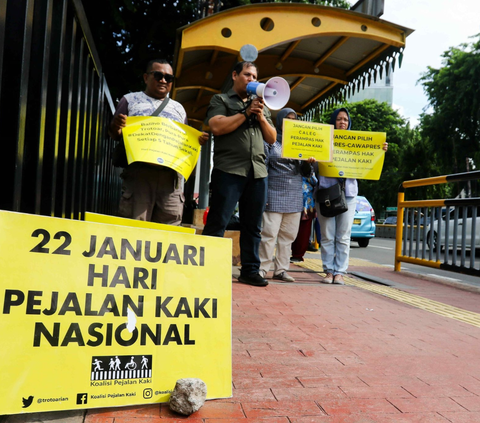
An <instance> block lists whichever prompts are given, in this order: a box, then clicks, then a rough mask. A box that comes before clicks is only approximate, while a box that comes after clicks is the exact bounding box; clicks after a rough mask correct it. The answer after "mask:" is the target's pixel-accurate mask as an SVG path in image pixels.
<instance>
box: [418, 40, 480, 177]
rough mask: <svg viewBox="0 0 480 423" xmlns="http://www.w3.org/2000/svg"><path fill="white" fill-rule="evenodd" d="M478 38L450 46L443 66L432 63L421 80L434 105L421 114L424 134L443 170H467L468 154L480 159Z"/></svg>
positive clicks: (479, 50) (479, 46)
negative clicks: (438, 67) (456, 45)
mask: <svg viewBox="0 0 480 423" xmlns="http://www.w3.org/2000/svg"><path fill="white" fill-rule="evenodd" d="M474 38H475V37H474ZM476 38H478V40H477V41H475V42H473V43H470V44H462V45H461V46H459V47H452V48H450V49H449V50H447V51H446V52H445V53H444V54H443V55H442V57H443V61H442V64H443V67H441V68H440V69H434V68H432V67H429V68H428V70H427V72H425V73H424V74H423V75H422V77H421V78H420V80H419V82H421V84H422V85H423V89H424V91H425V93H426V95H427V97H428V101H429V106H430V107H431V110H429V111H428V112H426V113H424V114H422V116H421V120H420V128H421V137H422V139H423V141H424V142H425V143H426V144H427V145H429V146H430V150H435V154H436V157H437V160H438V166H439V170H440V173H441V174H451V173H458V172H464V171H465V170H466V158H467V157H471V158H473V159H474V160H475V161H476V162H477V163H480V149H479V147H480V34H479V35H477V36H476Z"/></svg>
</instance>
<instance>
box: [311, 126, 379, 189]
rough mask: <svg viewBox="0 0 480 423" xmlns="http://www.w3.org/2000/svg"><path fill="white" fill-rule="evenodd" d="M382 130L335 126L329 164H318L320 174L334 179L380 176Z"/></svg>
mask: <svg viewBox="0 0 480 423" xmlns="http://www.w3.org/2000/svg"><path fill="white" fill-rule="evenodd" d="M386 137H387V134H386V133H385V132H364V131H346V130H339V129H335V132H334V149H333V162H332V163H318V170H319V173H320V175H322V176H329V177H333V178H338V177H342V178H354V179H372V180H378V179H380V175H381V173H382V168H383V160H384V158H385V151H384V150H383V143H384V142H385V141H386Z"/></svg>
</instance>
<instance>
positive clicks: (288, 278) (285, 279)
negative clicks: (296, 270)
mask: <svg viewBox="0 0 480 423" xmlns="http://www.w3.org/2000/svg"><path fill="white" fill-rule="evenodd" d="M272 279H277V280H279V281H283V282H295V279H294V278H292V277H291V276H290V275H289V274H288V273H287V272H281V273H279V274H278V275H273V278H272Z"/></svg>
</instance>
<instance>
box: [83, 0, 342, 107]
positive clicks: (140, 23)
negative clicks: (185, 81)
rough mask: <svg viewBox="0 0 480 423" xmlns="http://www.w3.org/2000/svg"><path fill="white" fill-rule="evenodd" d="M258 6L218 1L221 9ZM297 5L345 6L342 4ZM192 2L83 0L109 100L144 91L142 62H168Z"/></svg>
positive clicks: (323, 0) (335, 0)
mask: <svg viewBox="0 0 480 423" xmlns="http://www.w3.org/2000/svg"><path fill="white" fill-rule="evenodd" d="M273 1H274V0H272V2H273ZM259 2H260V1H258V0H257V1H255V0H223V1H222V7H221V10H226V9H230V8H232V7H237V6H242V5H245V4H250V3H259ZM299 2H300V3H312V4H324V5H329V6H336V7H343V8H347V9H348V8H349V7H350V5H349V3H348V2H347V1H345V0H317V1H314V0H310V1H307V0H300V1H299ZM197 4H198V2H197V0H174V1H162V0H100V1H94V0H83V6H84V8H85V13H86V15H87V19H88V22H89V25H90V29H91V31H92V34H93V38H94V40H95V44H96V47H97V50H98V52H99V55H100V61H101V64H102V66H103V72H104V73H105V75H106V79H107V82H108V86H109V88H110V92H111V94H112V97H113V99H114V100H115V99H119V98H120V97H121V96H122V95H123V94H124V93H126V92H129V91H138V90H142V89H143V88H144V84H143V73H144V72H145V65H146V64H147V62H148V61H150V60H152V59H159V58H164V59H167V60H169V61H170V62H172V63H173V57H174V49H175V39H176V31H177V29H178V28H180V27H182V26H184V25H188V24H189V23H191V22H193V21H195V20H196V19H197V18H198V15H197Z"/></svg>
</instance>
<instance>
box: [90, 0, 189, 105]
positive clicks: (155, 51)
mask: <svg viewBox="0 0 480 423" xmlns="http://www.w3.org/2000/svg"><path fill="white" fill-rule="evenodd" d="M83 6H84V8H85V13H86V15H87V19H88V22H89V25H90V29H91V31H92V34H93V38H94V40H95V44H96V47H97V49H98V51H99V55H100V61H101V63H102V66H103V72H104V73H105V75H106V79H107V82H108V85H109V88H110V92H111V93H112V97H113V98H114V100H115V99H119V98H120V97H121V96H122V95H123V94H124V93H126V92H129V91H138V90H142V89H144V85H143V73H144V72H145V65H146V64H147V62H148V61H150V60H152V59H158V58H165V59H167V60H169V61H172V60H173V54H174V48H175V36H176V30H177V28H179V27H181V26H183V25H187V24H188V23H190V22H193V21H194V20H195V19H196V7H197V1H196V0H181V1H180V0H177V1H168V2H165V1H157V0H101V1H94V0H85V1H84V2H83Z"/></svg>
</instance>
